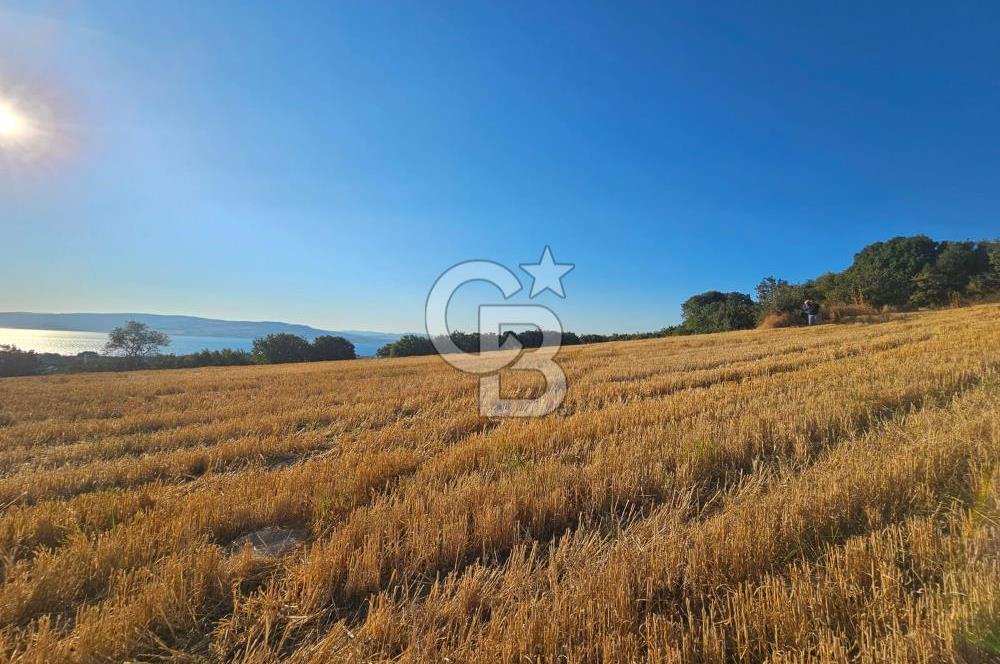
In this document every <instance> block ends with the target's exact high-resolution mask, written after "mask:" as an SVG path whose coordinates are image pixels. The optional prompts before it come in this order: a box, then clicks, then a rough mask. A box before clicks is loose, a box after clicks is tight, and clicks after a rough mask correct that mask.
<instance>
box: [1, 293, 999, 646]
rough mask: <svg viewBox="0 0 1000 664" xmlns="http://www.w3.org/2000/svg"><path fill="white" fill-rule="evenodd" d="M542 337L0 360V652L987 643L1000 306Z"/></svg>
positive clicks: (994, 557) (995, 639) (992, 590)
mask: <svg viewBox="0 0 1000 664" xmlns="http://www.w3.org/2000/svg"><path fill="white" fill-rule="evenodd" d="M560 358H561V359H560V361H561V362H562V364H563V366H564V367H565V369H566V373H567V375H568V377H569V385H570V390H569V394H568V397H567V399H566V401H565V403H564V404H563V405H562V406H561V407H560V409H559V410H558V411H557V412H556V413H554V414H553V415H552V416H550V417H547V418H543V419H534V420H490V419H487V418H481V417H479V416H478V415H477V393H476V380H475V377H471V376H467V375H464V374H460V373H457V372H455V371H453V370H452V369H450V368H449V367H447V366H446V365H445V364H444V363H443V362H441V361H440V360H439V359H436V358H409V359H400V360H386V361H378V362H375V361H357V362H339V363H330V364H310V365H286V366H267V367H233V368H205V369H196V370H184V371H159V372H146V373H143V372H140V373H132V374H119V375H111V374H95V375H78V376H72V377H46V378H23V379H10V380H4V381H0V422H3V423H4V424H3V426H2V427H0V659H2V660H5V661H12V662H38V663H43V662H44V663H49V662H81V663H89V662H95V663H96V662H111V661H143V662H164V661H173V662H244V663H251V662H253V663H255V664H263V663H271V662H274V663H276V662H295V663H312V662H315V663H317V664H319V663H321V662H323V663H325V662H331V661H335V662H339V661H345V662H376V661H405V662H424V661H452V662H483V663H487V662H489V663H493V662H526V661H531V662H623V663H624V662H641V661H662V662H720V663H721V662H735V661H740V662H762V663H763V662H768V663H774V664H777V663H784V662H789V663H790V662H872V663H875V662H989V661H995V660H996V658H997V657H998V655H1000V653H998V649H1000V471H998V462H1000V306H997V305H988V306H981V307H976V308H971V309H963V310H952V311H945V312H933V313H922V314H917V315H914V316H911V317H908V318H905V319H904V318H897V319H892V320H889V321H888V322H886V323H885V324H882V325H874V326H867V325H853V326H847V327H844V326H820V327H814V328H798V329H788V330H779V331H773V332H757V331H748V332H738V333H730V334H723V335H705V336H698V337H681V338H672V339H656V340H645V341H637V342H621V343H610V344H602V345H596V346H587V347H573V348H567V349H564V350H563V351H562V353H561V354H560ZM537 390H538V385H537V381H536V380H534V379H533V377H531V376H524V375H516V374H511V375H505V376H504V391H505V393H506V394H507V395H509V396H518V395H527V394H532V393H534V392H536V391H537ZM264 528H272V529H281V532H285V531H287V532H295V533H296V535H297V536H298V535H302V536H303V537H304V538H305V540H306V542H305V543H304V544H303V545H300V546H296V547H289V549H288V551H287V553H284V554H283V555H281V556H278V557H263V556H258V555H255V554H254V551H253V549H252V547H239V546H232V543H233V542H239V541H243V540H241V539H240V538H242V537H244V536H246V535H247V534H248V533H252V532H254V531H257V530H259V529H264ZM991 657H992V658H994V659H993V660H991V659H990V658H991Z"/></svg>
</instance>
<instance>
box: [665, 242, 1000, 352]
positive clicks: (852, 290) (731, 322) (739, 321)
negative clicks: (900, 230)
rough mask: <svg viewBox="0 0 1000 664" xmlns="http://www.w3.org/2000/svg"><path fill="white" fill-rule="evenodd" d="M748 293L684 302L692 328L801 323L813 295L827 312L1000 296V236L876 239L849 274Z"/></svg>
mask: <svg viewBox="0 0 1000 664" xmlns="http://www.w3.org/2000/svg"><path fill="white" fill-rule="evenodd" d="M755 295H756V299H755V298H754V297H752V296H751V295H750V294H748V293H739V292H729V293H722V292H719V291H707V292H705V293H700V294H698V295H695V296H693V297H691V298H688V299H687V300H686V301H685V302H684V304H683V305H681V312H682V314H683V318H684V323H683V327H685V328H686V329H687V330H688V332H689V333H692V334H698V333H705V332H725V331H728V330H742V329H749V328H753V327H756V326H757V325H760V324H761V323H763V322H765V321H767V320H778V321H782V324H794V323H797V322H799V319H798V314H799V312H800V307H801V306H802V303H803V301H805V300H814V301H816V302H817V303H819V304H820V306H821V312H823V311H824V310H825V313H826V314H827V317H828V318H830V317H833V316H834V315H835V314H836V313H837V312H838V311H843V310H845V309H847V310H850V309H851V308H853V309H854V310H855V311H873V312H874V311H880V310H886V309H892V310H908V309H919V308H926V307H940V306H945V305H956V304H962V303H967V302H972V301H977V300H985V299H989V298H992V297H996V296H997V295H1000V241H998V240H981V241H978V242H977V241H964V242H955V241H947V240H946V241H943V242H937V241H935V240H932V239H931V238H929V237H927V236H926V235H914V236H909V237H894V238H892V239H891V240H887V241H884V242H875V243H874V244H869V245H868V246H866V247H865V248H864V249H862V250H861V251H859V252H858V253H857V254H855V255H854V260H853V261H852V262H851V265H850V266H848V268H847V269H845V270H843V271H842V272H827V273H825V274H821V275H819V276H818V277H816V278H814V279H809V280H808V281H805V282H802V283H797V284H796V283H790V282H788V281H786V280H784V279H780V278H776V277H773V276H770V277H765V278H764V279H763V280H761V282H760V283H759V284H758V285H757V288H756V292H755Z"/></svg>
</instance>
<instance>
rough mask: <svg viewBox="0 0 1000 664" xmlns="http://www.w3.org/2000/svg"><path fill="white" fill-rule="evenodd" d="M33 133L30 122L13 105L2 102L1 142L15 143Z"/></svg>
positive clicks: (0, 119) (0, 106)
mask: <svg viewBox="0 0 1000 664" xmlns="http://www.w3.org/2000/svg"><path fill="white" fill-rule="evenodd" d="M29 133H31V127H30V126H29V124H28V120H27V119H26V118H25V117H24V116H23V115H22V114H21V113H19V112H18V111H17V109H16V108H14V107H13V106H12V105H11V104H9V103H7V102H2V101H0V142H3V143H7V142H15V141H20V140H23V139H25V138H27V136H28V134H29Z"/></svg>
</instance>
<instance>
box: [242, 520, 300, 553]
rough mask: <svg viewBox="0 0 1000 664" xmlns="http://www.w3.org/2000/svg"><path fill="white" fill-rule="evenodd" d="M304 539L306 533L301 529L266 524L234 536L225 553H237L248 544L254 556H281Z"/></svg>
mask: <svg viewBox="0 0 1000 664" xmlns="http://www.w3.org/2000/svg"><path fill="white" fill-rule="evenodd" d="M305 539H306V533H305V532H303V531H301V530H295V529H292V528H279V527H277V526H268V527H267V528H261V529H260V530H255V531H253V532H252V533H248V534H246V535H243V536H242V537H238V538H236V539H235V540H233V541H232V542H230V543H229V545H228V546H227V547H226V553H228V554H235V553H239V552H240V551H242V550H243V549H244V548H245V547H248V546H249V547H251V548H253V553H254V555H256V556H264V557H269V558H270V557H276V556H282V555H284V554H286V553H288V552H289V551H291V550H292V549H294V548H295V547H297V546H298V545H300V544H302V543H303V542H304V541H305Z"/></svg>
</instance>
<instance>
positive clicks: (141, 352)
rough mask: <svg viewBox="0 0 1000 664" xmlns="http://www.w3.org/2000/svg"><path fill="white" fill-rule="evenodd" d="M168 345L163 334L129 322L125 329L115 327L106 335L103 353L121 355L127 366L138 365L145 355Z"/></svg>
mask: <svg viewBox="0 0 1000 664" xmlns="http://www.w3.org/2000/svg"><path fill="white" fill-rule="evenodd" d="M169 345H170V337H168V336H167V335H165V334H164V333H163V332H157V331H156V330H151V329H149V326H147V325H146V324H145V323H140V322H138V321H134V320H130V321H129V322H128V323H126V324H125V327H116V328H115V329H113V330H111V332H110V333H108V342H107V343H106V344H104V352H105V353H107V354H108V355H121V356H123V357H125V358H126V360H127V362H128V364H130V365H135V364H138V363H139V362H140V361H141V360H142V358H144V357H146V356H147V355H153V354H156V353H158V352H159V351H160V348H161V347H163V346H169Z"/></svg>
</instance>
